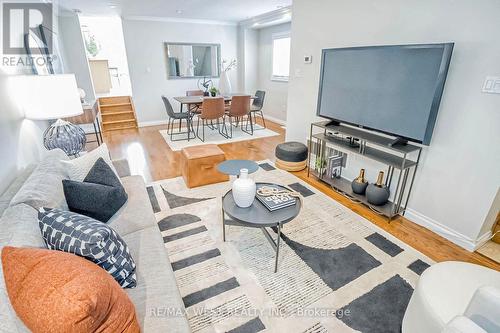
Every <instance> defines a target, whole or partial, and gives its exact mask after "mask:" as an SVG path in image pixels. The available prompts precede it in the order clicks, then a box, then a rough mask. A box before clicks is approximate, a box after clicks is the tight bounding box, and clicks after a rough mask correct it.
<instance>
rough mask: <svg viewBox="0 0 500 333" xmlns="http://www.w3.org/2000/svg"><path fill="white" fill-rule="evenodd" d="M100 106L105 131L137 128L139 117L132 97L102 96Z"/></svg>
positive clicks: (99, 100) (99, 101)
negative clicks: (136, 114)
mask: <svg viewBox="0 0 500 333" xmlns="http://www.w3.org/2000/svg"><path fill="white" fill-rule="evenodd" d="M98 108H99V111H100V112H101V120H102V130H103V132H106V131H113V130H121V129H128V128H137V117H136V116H135V108H134V103H133V101H132V97H130V96H114V97H100V98H99V99H98Z"/></svg>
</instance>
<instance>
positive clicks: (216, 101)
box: [196, 97, 229, 142]
mask: <svg viewBox="0 0 500 333" xmlns="http://www.w3.org/2000/svg"><path fill="white" fill-rule="evenodd" d="M225 117H226V110H225V108H224V98H223V97H205V98H203V103H202V104H201V113H200V114H199V115H198V123H197V125H196V136H198V138H200V140H201V141H203V142H205V126H209V125H211V128H212V129H215V128H217V130H218V131H219V134H220V135H222V136H223V137H225V138H226V139H227V138H228V137H229V136H228V134H227V127H226V121H225V120H226V119H225ZM221 120H222V121H221ZM200 121H201V125H202V136H201V137H200V135H199V129H200ZM214 122H215V123H214Z"/></svg>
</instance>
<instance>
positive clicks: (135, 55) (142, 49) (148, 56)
mask: <svg viewBox="0 0 500 333" xmlns="http://www.w3.org/2000/svg"><path fill="white" fill-rule="evenodd" d="M122 25H123V34H124V38H125V48H126V50H127V58H128V64H129V72H130V80H131V82H132V90H133V93H134V94H133V98H134V103H135V108H136V112H137V118H138V121H139V123H140V124H142V125H146V124H149V125H151V124H155V123H156V124H157V123H160V122H166V120H167V116H166V113H165V107H164V106H163V102H162V100H161V95H166V96H167V97H169V98H170V99H171V98H172V97H174V96H183V95H185V94H186V91H187V90H196V89H198V88H197V82H198V79H197V78H196V79H178V80H168V74H167V62H166V53H165V47H164V43H165V42H186V43H220V44H221V53H222V58H223V59H228V60H230V59H237V30H238V29H237V27H236V26H230V25H212V24H198V23H183V22H169V21H147V20H135V19H127V18H125V19H124V20H123V21H122ZM229 76H230V80H231V84H232V85H233V90H235V91H237V90H238V86H237V85H238V80H237V74H236V71H234V70H233V71H231V72H230V74H229ZM214 82H215V86H218V79H214ZM171 103H172V105H173V106H174V108H175V109H178V108H179V105H178V103H177V102H175V101H173V100H172V99H171Z"/></svg>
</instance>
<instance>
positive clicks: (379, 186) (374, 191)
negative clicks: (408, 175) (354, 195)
mask: <svg viewBox="0 0 500 333" xmlns="http://www.w3.org/2000/svg"><path fill="white" fill-rule="evenodd" d="M390 195H391V192H390V191H389V188H388V187H387V186H385V185H384V172H383V171H380V172H379V173H378V178H377V182H376V183H375V184H370V185H368V187H367V188H366V199H367V200H368V202H369V203H371V204H372V205H375V206H382V205H385V204H386V203H387V201H388V200H389V196H390Z"/></svg>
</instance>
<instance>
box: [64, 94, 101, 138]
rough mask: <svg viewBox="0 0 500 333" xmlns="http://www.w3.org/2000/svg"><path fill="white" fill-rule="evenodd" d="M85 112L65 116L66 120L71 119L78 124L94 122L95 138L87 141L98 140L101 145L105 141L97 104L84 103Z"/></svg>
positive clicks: (71, 121) (70, 120)
mask: <svg viewBox="0 0 500 333" xmlns="http://www.w3.org/2000/svg"><path fill="white" fill-rule="evenodd" d="M82 107H83V114H82V115H79V116H75V117H69V118H64V120H66V121H69V122H70V123H73V124H76V125H86V124H92V125H93V126H94V133H90V134H94V135H95V138H96V139H95V140H93V141H87V143H91V142H97V145H99V146H100V145H101V144H102V143H103V140H102V133H101V124H100V122H99V113H98V112H97V108H96V104H95V103H94V105H91V104H83V105H82Z"/></svg>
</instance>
